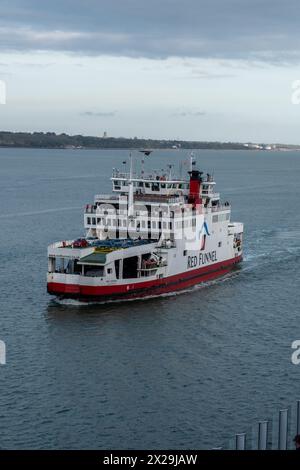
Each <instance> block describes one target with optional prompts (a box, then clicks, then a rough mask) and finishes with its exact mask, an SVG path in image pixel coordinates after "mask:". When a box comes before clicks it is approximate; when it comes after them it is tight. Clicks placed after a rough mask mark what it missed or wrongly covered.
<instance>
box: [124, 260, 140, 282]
mask: <svg viewBox="0 0 300 470" xmlns="http://www.w3.org/2000/svg"><path fill="white" fill-rule="evenodd" d="M137 268H138V256H132V257H130V258H125V259H124V261H123V279H130V278H132V277H137Z"/></svg>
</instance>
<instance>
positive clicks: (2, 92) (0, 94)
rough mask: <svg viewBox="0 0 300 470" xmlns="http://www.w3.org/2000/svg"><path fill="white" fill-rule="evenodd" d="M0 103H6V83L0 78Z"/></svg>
mask: <svg viewBox="0 0 300 470" xmlns="http://www.w3.org/2000/svg"><path fill="white" fill-rule="evenodd" d="M0 104H6V83H5V82H4V81H3V80H0Z"/></svg>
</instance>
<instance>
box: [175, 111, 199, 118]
mask: <svg viewBox="0 0 300 470" xmlns="http://www.w3.org/2000/svg"><path fill="white" fill-rule="evenodd" d="M206 114H207V113H206V112H205V111H177V112H175V113H173V114H172V116H173V117H200V116H206Z"/></svg>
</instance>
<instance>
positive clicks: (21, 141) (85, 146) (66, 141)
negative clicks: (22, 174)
mask: <svg viewBox="0 0 300 470" xmlns="http://www.w3.org/2000/svg"><path fill="white" fill-rule="evenodd" d="M0 148H23V149H25V148H30V149H35V148H36V149H48V150H51V149H53V150H54V149H55V150H141V149H151V150H180V149H182V150H262V151H299V150H300V145H289V144H280V143H277V144H273V143H252V142H245V143H243V142H217V141H216V142H209V141H185V140H177V139H175V140H164V139H140V138H137V137H135V138H125V137H107V136H103V137H95V136H83V135H68V134H65V133H62V134H56V133H55V132H32V133H30V132H8V131H0Z"/></svg>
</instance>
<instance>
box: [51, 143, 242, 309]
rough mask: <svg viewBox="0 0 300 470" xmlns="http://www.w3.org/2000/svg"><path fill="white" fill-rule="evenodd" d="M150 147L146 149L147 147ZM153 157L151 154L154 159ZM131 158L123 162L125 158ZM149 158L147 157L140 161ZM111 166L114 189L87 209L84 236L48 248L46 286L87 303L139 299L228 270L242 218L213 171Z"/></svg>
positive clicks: (236, 255) (238, 252)
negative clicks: (181, 173)
mask: <svg viewBox="0 0 300 470" xmlns="http://www.w3.org/2000/svg"><path fill="white" fill-rule="evenodd" d="M144 152H146V151H144ZM150 158H151V157H150ZM123 163H126V162H123ZM142 163H144V160H142ZM133 166H134V162H133V157H132V156H131V157H130V171H129V172H127V173H126V172H125V171H124V169H123V170H118V169H116V168H114V169H113V172H112V177H111V182H112V194H98V195H96V196H95V198H94V202H93V204H88V205H87V206H86V207H85V210H84V228H85V232H84V236H83V237H80V238H78V239H75V240H63V241H60V242H56V243H54V244H52V245H50V246H49V247H48V273H47V290H48V293H49V294H52V295H55V296H58V297H59V298H72V299H79V300H82V301H97V302H98V301H100V302H102V301H104V302H105V301H112V300H129V299H140V298H145V297H151V296H160V295H163V294H170V293H174V292H177V291H181V290H186V289H189V288H191V287H192V286H195V285H197V284H200V283H203V282H207V281H210V280H213V279H216V278H218V277H220V276H224V275H226V274H227V273H229V272H230V271H231V270H233V269H235V267H236V266H237V265H238V263H240V262H241V261H242V257H243V250H242V245H243V231H244V228H243V224H242V223H241V222H231V205H230V203H229V202H222V201H221V199H220V194H219V193H218V192H215V184H216V183H215V181H214V178H213V176H212V175H210V174H206V175H204V173H203V172H202V171H200V170H198V169H196V162H195V159H194V156H193V155H192V156H191V157H190V159H189V163H188V166H189V168H188V170H189V171H188V172H187V177H185V178H184V177H182V176H173V175H172V172H171V169H172V166H171V165H169V169H168V171H155V172H154V171H153V172H149V173H146V172H145V171H144V166H143V164H142V165H140V166H141V169H140V171H139V172H136V171H134V168H133Z"/></svg>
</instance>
